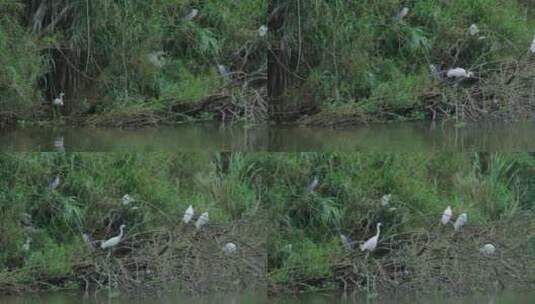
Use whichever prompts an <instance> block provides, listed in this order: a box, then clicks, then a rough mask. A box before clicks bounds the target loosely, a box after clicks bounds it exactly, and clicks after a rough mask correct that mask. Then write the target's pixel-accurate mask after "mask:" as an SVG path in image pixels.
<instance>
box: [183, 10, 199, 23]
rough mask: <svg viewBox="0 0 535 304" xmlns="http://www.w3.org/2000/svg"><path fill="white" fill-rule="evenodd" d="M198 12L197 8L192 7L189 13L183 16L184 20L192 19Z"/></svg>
mask: <svg viewBox="0 0 535 304" xmlns="http://www.w3.org/2000/svg"><path fill="white" fill-rule="evenodd" d="M198 14H199V10H198V9H196V8H194V9H192V10H191V11H190V12H189V14H187V15H186V16H185V17H184V20H186V21H190V20H193V19H194V18H195V17H197V15H198Z"/></svg>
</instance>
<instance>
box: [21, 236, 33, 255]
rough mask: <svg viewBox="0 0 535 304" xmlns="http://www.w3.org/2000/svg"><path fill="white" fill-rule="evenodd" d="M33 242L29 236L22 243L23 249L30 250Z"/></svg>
mask: <svg viewBox="0 0 535 304" xmlns="http://www.w3.org/2000/svg"><path fill="white" fill-rule="evenodd" d="M31 242H32V239H30V238H27V239H26V242H25V243H24V244H23V245H22V250H23V251H26V252H28V251H30V243H31Z"/></svg>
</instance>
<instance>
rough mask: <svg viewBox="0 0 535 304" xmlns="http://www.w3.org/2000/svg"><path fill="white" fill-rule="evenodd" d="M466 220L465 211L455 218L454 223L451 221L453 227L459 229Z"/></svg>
mask: <svg viewBox="0 0 535 304" xmlns="http://www.w3.org/2000/svg"><path fill="white" fill-rule="evenodd" d="M467 221H468V215H467V214H466V213H461V215H459V217H458V218H457V220H455V223H453V228H455V231H459V229H461V227H462V226H464V224H466V222H467Z"/></svg>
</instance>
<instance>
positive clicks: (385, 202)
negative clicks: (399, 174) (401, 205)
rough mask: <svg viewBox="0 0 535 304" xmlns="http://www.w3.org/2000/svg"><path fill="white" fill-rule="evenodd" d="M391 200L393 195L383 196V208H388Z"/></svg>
mask: <svg viewBox="0 0 535 304" xmlns="http://www.w3.org/2000/svg"><path fill="white" fill-rule="evenodd" d="M390 198H392V194H385V195H383V197H381V206H383V207H386V206H388V204H390Z"/></svg>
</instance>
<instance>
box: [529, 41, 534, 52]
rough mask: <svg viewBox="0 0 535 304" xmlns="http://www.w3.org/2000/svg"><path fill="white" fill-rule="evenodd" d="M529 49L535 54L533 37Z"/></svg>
mask: <svg viewBox="0 0 535 304" xmlns="http://www.w3.org/2000/svg"><path fill="white" fill-rule="evenodd" d="M529 50H530V51H531V53H532V54H535V38H533V41H531V46H530V47H529Z"/></svg>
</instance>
